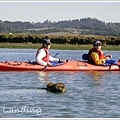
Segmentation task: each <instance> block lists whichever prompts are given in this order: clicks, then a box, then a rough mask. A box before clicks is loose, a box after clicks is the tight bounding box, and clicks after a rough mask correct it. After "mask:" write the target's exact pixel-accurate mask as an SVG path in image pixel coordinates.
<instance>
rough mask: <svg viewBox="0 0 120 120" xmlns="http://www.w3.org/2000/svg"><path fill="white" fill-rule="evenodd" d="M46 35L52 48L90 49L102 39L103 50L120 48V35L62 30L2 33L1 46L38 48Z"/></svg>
mask: <svg viewBox="0 0 120 120" xmlns="http://www.w3.org/2000/svg"><path fill="white" fill-rule="evenodd" d="M45 36H48V37H49V38H50V39H51V42H52V46H51V49H59V50H89V49H90V48H92V47H93V45H92V44H93V41H95V40H100V41H101V42H102V43H103V45H102V49H103V50H117V51H119V50H120V36H117V37H115V36H98V35H79V34H72V33H69V34H67V33H64V34H63V33H61V32H59V33H52V34H29V33H14V34H5V33H4V34H2V33H1V34H0V48H19V49H38V48H39V47H41V44H42V40H43V38H44V37H45Z"/></svg>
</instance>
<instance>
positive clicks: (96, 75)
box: [88, 71, 105, 84]
mask: <svg viewBox="0 0 120 120" xmlns="http://www.w3.org/2000/svg"><path fill="white" fill-rule="evenodd" d="M104 74H105V72H103V71H91V72H88V75H89V76H90V77H91V79H93V80H95V83H96V84H101V83H102V77H103V76H104Z"/></svg>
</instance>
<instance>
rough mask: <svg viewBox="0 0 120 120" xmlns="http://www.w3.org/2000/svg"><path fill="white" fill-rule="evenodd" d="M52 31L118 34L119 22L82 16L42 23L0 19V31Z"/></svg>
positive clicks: (119, 29)
mask: <svg viewBox="0 0 120 120" xmlns="http://www.w3.org/2000/svg"><path fill="white" fill-rule="evenodd" d="M23 32H25V33H39V34H45V33H53V32H71V33H78V34H80V35H104V36H108V35H112V36H120V23H105V22H103V21H100V20H98V19H96V18H90V17H88V18H82V19H76V20H68V21H58V22H51V21H48V20H46V21H44V22H43V23H40V22H37V23H30V22H21V21H15V22H10V21H2V20H0V33H23Z"/></svg>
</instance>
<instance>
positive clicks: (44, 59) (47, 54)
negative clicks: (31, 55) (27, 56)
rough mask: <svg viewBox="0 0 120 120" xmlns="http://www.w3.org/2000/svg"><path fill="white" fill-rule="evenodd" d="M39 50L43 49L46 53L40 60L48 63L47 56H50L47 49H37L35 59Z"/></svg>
mask: <svg viewBox="0 0 120 120" xmlns="http://www.w3.org/2000/svg"><path fill="white" fill-rule="evenodd" d="M40 49H44V50H45V52H46V56H45V57H44V58H43V59H42V60H43V61H45V62H49V55H50V53H49V51H48V49H46V48H44V47H41V48H39V49H38V50H37V52H36V57H37V55H38V52H39V50H40Z"/></svg>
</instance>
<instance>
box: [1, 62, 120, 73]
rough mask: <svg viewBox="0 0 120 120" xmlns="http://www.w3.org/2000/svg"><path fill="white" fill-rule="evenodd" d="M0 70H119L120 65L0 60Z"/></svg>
mask: <svg viewBox="0 0 120 120" xmlns="http://www.w3.org/2000/svg"><path fill="white" fill-rule="evenodd" d="M0 71H120V65H111V66H97V65H92V64H89V63H87V62H85V61H75V60H69V61H68V62H67V63H65V64H63V65H59V66H54V67H46V68H45V67H44V66H41V65H39V64H33V63H30V62H17V61H14V62H0Z"/></svg>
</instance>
